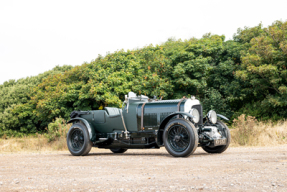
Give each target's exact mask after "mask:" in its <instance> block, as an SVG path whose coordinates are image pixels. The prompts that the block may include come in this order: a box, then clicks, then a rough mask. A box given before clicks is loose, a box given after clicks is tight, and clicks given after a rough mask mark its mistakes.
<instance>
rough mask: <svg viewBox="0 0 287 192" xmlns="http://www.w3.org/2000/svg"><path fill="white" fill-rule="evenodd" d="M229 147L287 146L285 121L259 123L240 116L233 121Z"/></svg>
mask: <svg viewBox="0 0 287 192" xmlns="http://www.w3.org/2000/svg"><path fill="white" fill-rule="evenodd" d="M231 139H232V140H231V146H275V145H282V144H287V120H284V121H279V122H276V123H273V122H271V121H269V122H259V121H257V120H256V119H255V118H254V117H251V116H246V115H244V114H243V115H241V116H239V117H238V119H235V120H234V121H233V127H232V128H231Z"/></svg>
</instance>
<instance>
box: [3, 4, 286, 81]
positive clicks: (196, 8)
mask: <svg viewBox="0 0 287 192" xmlns="http://www.w3.org/2000/svg"><path fill="white" fill-rule="evenodd" d="M286 8H287V1H286V0H272V1H270V0H269V1H267V0H260V1H257V0H248V1H246V0H240V1H238V0H233V1H230V0H201V1H194V0H189V1H187V0H176V1H175V0H174V1H169V0H152V1H150V0H144V1H142V0H132V1H127V0H120V1H119V0H113V1H112V0H101V1H98V0H81V1H80V0H78V1H74V0H56V1H54V0H41V1H39V0H25V1H23V0H0V66H1V68H0V84H3V83H4V82H5V81H8V80H9V79H16V80H17V79H20V78H25V77H27V76H35V75H38V74H40V73H43V72H45V71H47V70H50V69H52V68H53V67H55V66H57V65H59V66H62V65H65V64H67V65H73V66H76V65H81V64H83V63H84V62H91V61H92V60H94V59H95V58H97V57H98V55H99V54H101V55H105V54H106V53H109V52H110V53H112V52H114V51H117V50H121V49H124V50H127V49H130V50H132V49H138V48H142V47H144V46H147V45H150V44H153V45H156V44H161V43H164V42H165V41H167V39H168V38H175V39H182V40H185V39H190V38H192V37H195V38H201V37H202V36H203V35H204V34H206V33H209V32H210V33H212V34H218V35H225V36H226V40H229V39H232V37H233V35H234V33H236V32H237V29H238V28H244V27H245V26H247V27H254V26H256V25H258V24H259V23H260V22H262V24H263V26H264V27H267V26H269V25H271V24H272V23H273V22H274V21H275V20H282V21H286V20H287V11H286Z"/></svg>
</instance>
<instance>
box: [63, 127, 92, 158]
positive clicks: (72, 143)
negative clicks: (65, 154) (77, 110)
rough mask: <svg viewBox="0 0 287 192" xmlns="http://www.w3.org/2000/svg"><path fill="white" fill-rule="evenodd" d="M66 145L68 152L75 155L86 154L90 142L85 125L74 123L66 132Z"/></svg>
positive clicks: (89, 147)
mask: <svg viewBox="0 0 287 192" xmlns="http://www.w3.org/2000/svg"><path fill="white" fill-rule="evenodd" d="M67 145H68V149H69V151H70V153H71V154H72V155H75V156H80V155H83V156H84V155H87V154H88V153H89V152H90V150H91V148H92V142H91V140H90V138H89V133H88V130H87V128H86V126H85V125H83V124H82V123H75V124H73V125H72V127H71V128H70V130H69V132H68V134H67Z"/></svg>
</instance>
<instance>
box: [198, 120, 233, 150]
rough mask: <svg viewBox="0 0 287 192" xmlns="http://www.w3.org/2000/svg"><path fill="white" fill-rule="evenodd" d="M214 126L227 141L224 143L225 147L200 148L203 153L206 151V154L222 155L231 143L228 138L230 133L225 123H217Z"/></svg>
mask: <svg viewBox="0 0 287 192" xmlns="http://www.w3.org/2000/svg"><path fill="white" fill-rule="evenodd" d="M216 126H217V128H218V130H219V132H220V133H221V134H222V135H223V136H224V137H226V139H227V141H226V145H221V146H216V147H209V146H202V149H203V150H204V151H206V152H207V153H222V152H224V151H225V150H226V149H227V148H228V146H229V144H230V141H231V136H230V131H229V129H228V127H227V125H226V124H225V123H223V122H222V121H219V120H218V121H217V123H216Z"/></svg>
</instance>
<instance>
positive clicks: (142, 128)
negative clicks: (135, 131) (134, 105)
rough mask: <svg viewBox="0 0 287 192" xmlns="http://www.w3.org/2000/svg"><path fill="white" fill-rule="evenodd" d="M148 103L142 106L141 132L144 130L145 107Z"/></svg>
mask: <svg viewBox="0 0 287 192" xmlns="http://www.w3.org/2000/svg"><path fill="white" fill-rule="evenodd" d="M145 104H146V103H144V104H143V105H142V114H141V130H144V126H143V116H144V106H145Z"/></svg>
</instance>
